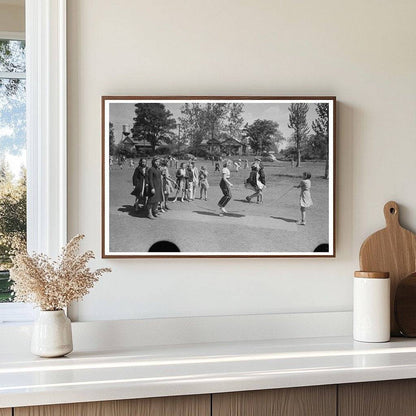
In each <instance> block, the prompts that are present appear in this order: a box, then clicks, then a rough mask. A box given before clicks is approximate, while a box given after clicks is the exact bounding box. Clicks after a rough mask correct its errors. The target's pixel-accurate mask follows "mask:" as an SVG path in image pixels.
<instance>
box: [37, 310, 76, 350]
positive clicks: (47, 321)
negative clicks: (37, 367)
mask: <svg viewBox="0 0 416 416" xmlns="http://www.w3.org/2000/svg"><path fill="white" fill-rule="evenodd" d="M30 349H31V351H32V354H35V355H38V356H39V357H45V358H52V357H62V356H64V355H66V354H69V353H70V352H71V351H72V349H73V345H72V328H71V321H70V319H69V318H68V317H67V316H66V315H65V312H64V311H63V310H62V309H61V310H58V311H40V312H39V318H38V319H37V320H36V321H35V323H34V325H33V334H32V344H31V348H30Z"/></svg>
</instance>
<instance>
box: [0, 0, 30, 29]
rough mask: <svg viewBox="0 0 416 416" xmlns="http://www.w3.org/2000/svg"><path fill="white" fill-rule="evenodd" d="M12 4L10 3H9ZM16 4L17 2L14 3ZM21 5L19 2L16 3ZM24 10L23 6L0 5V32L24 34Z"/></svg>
mask: <svg viewBox="0 0 416 416" xmlns="http://www.w3.org/2000/svg"><path fill="white" fill-rule="evenodd" d="M10 3H12V2H10ZM16 3H17V2H16ZM18 3H21V2H18ZM24 31H25V8H24V6H23V5H17V4H16V5H13V4H1V3H0V32H24Z"/></svg>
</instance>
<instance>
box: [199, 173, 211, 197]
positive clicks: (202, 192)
mask: <svg viewBox="0 0 416 416" xmlns="http://www.w3.org/2000/svg"><path fill="white" fill-rule="evenodd" d="M208 188H209V184H208V170H207V169H206V168H205V166H201V170H200V171H199V199H202V197H204V200H205V201H207V200H208Z"/></svg>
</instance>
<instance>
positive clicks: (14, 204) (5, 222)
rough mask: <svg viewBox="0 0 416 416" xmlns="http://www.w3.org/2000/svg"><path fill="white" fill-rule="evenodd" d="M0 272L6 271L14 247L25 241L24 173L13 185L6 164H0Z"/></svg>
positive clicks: (3, 162) (23, 171) (24, 172)
mask: <svg viewBox="0 0 416 416" xmlns="http://www.w3.org/2000/svg"><path fill="white" fill-rule="evenodd" d="M0 172H1V173H0V270H1V269H8V268H9V267H10V266H11V264H10V257H11V255H12V254H13V251H14V250H15V248H16V247H19V246H20V245H21V244H22V243H23V242H25V241H26V171H25V170H24V169H22V173H21V177H20V178H19V180H18V181H17V182H16V183H15V182H14V181H13V175H12V174H11V172H10V171H9V169H8V166H7V163H6V162H5V161H4V160H3V161H1V162H0Z"/></svg>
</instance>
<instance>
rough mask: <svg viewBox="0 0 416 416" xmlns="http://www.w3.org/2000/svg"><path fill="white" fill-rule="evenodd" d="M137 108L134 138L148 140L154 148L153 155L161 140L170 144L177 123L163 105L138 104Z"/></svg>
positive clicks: (133, 130)
mask: <svg viewBox="0 0 416 416" xmlns="http://www.w3.org/2000/svg"><path fill="white" fill-rule="evenodd" d="M135 107H136V109H135V113H136V117H135V118H134V125H133V129H132V132H133V137H134V138H137V139H139V140H147V141H148V142H149V143H150V145H151V146H152V151H153V153H154V152H155V150H156V146H157V145H158V144H159V143H160V142H161V140H164V141H165V142H166V143H170V141H171V138H172V135H173V132H172V130H173V129H174V128H176V121H175V119H174V118H173V116H172V113H171V112H170V111H169V110H167V109H166V108H165V106H164V105H163V104H161V103H151V104H142V103H138V104H136V105H135Z"/></svg>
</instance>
